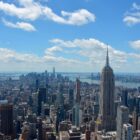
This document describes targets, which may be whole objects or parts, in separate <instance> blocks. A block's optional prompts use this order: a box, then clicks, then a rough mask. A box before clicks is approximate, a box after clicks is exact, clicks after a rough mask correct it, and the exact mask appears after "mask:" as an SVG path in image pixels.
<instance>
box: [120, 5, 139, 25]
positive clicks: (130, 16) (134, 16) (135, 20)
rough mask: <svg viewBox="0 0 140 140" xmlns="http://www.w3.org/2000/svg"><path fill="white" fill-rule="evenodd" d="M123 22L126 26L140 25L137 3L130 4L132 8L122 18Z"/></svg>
mask: <svg viewBox="0 0 140 140" xmlns="http://www.w3.org/2000/svg"><path fill="white" fill-rule="evenodd" d="M123 22H125V23H126V24H127V25H129V26H131V25H135V24H139V23H140V5H138V4H137V3H133V4H132V8H131V10H130V11H129V12H127V13H126V14H125V16H124V18H123Z"/></svg>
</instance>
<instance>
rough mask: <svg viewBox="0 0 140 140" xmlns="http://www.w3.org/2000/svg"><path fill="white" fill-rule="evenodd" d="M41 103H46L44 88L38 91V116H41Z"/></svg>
mask: <svg viewBox="0 0 140 140" xmlns="http://www.w3.org/2000/svg"><path fill="white" fill-rule="evenodd" d="M42 103H46V88H39V90H38V115H39V116H40V115H41V110H42Z"/></svg>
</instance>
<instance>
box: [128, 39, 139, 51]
mask: <svg viewBox="0 0 140 140" xmlns="http://www.w3.org/2000/svg"><path fill="white" fill-rule="evenodd" d="M130 46H132V47H133V48H134V49H140V40H136V41H130Z"/></svg>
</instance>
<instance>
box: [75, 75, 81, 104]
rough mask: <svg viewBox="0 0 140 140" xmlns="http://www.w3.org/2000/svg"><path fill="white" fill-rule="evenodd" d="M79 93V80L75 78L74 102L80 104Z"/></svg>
mask: <svg viewBox="0 0 140 140" xmlns="http://www.w3.org/2000/svg"><path fill="white" fill-rule="evenodd" d="M80 100H81V95H80V80H79V79H78V78H77V79H76V103H79V104H80Z"/></svg>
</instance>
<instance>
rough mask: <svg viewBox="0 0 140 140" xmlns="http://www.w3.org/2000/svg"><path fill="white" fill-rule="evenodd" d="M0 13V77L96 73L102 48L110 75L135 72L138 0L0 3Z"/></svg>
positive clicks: (139, 41)
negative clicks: (21, 73)
mask: <svg viewBox="0 0 140 140" xmlns="http://www.w3.org/2000/svg"><path fill="white" fill-rule="evenodd" d="M0 14H1V20H0V21H1V24H0V28H1V36H0V38H1V39H0V60H1V62H0V65H1V70H0V71H2V72H3V71H7V72H9V71H11V72H13V71H44V70H45V69H47V70H48V71H51V70H52V67H53V66H55V67H56V70H57V71H58V72H100V71H101V69H102V67H103V66H104V63H105V57H106V48H107V46H108V48H109V56H110V63H111V66H112V67H113V69H114V71H115V72H139V69H140V66H139V64H140V63H139V61H140V53H139V52H140V38H139V31H140V28H139V26H140V16H139V15H140V3H139V2H138V0H135V1H132V0H129V1H128V0H126V1H125V2H124V1H121V0H118V1H116V2H114V1H112V0H107V1H106V2H104V3H103V2H102V1H101V0H95V1H93V0H77V1H76V2H75V1H74V0H71V1H67V2H66V1H64V0H58V1H55V0H18V1H12V2H10V1H9V0H6V1H4V0H1V1H0ZM103 60H104V61H103ZM132 66H133V67H132Z"/></svg>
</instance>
